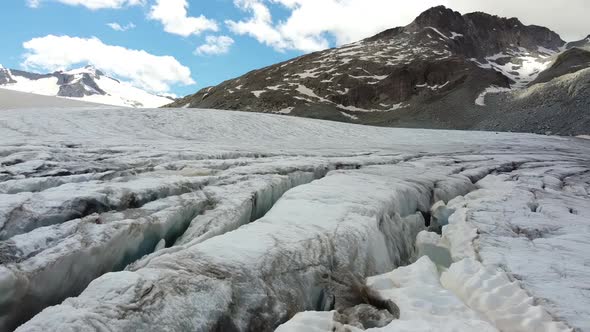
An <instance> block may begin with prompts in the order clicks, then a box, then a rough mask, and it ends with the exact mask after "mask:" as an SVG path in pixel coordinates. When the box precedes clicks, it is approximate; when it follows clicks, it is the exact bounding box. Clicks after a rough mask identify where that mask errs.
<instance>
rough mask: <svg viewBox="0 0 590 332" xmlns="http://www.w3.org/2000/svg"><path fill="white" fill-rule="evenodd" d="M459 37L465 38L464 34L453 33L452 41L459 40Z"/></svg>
mask: <svg viewBox="0 0 590 332" xmlns="http://www.w3.org/2000/svg"><path fill="white" fill-rule="evenodd" d="M457 37H463V34H460V33H457V32H454V31H451V39H457Z"/></svg>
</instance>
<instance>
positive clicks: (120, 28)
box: [107, 22, 135, 31]
mask: <svg viewBox="0 0 590 332" xmlns="http://www.w3.org/2000/svg"><path fill="white" fill-rule="evenodd" d="M107 25H108V26H109V27H110V28H111V29H113V30H115V31H127V30H131V29H134V28H135V24H133V23H128V24H126V25H121V24H119V23H116V22H112V23H107Z"/></svg>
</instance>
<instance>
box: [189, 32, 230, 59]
mask: <svg viewBox="0 0 590 332" xmlns="http://www.w3.org/2000/svg"><path fill="white" fill-rule="evenodd" d="M233 43H234V40H233V39H231V38H230V37H228V36H218V37H216V36H207V38H206V43H205V44H203V45H201V46H199V47H197V50H196V53H197V54H200V55H211V54H225V53H227V52H229V49H230V47H231V46H232V45H233Z"/></svg>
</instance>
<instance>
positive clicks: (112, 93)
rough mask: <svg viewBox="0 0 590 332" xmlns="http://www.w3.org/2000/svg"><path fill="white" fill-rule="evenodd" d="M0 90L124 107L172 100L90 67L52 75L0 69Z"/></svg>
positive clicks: (153, 104)
mask: <svg viewBox="0 0 590 332" xmlns="http://www.w3.org/2000/svg"><path fill="white" fill-rule="evenodd" d="M0 87H1V88H5V89H9V90H15V91H21V92H28V93H35V94H41V95H46V96H58V97H66V98H71V99H76V100H82V101H86V102H92V103H99V104H107V105H117V106H126V107H147V108H151V107H160V106H162V105H166V104H168V103H170V102H171V101H173V99H171V98H167V97H162V96H156V95H153V94H151V93H148V92H146V91H143V90H141V89H138V88H136V87H134V86H132V85H131V84H129V83H127V82H122V81H119V80H116V79H114V78H111V77H108V76H106V75H105V74H104V73H103V72H101V71H100V70H98V69H96V68H94V67H92V66H86V67H84V68H80V69H75V70H70V71H58V72H54V73H51V74H36V73H30V72H26V71H21V70H13V69H6V68H0Z"/></svg>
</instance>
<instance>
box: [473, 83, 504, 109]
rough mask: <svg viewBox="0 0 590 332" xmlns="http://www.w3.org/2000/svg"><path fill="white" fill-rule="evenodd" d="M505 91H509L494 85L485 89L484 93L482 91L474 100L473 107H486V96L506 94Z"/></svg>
mask: <svg viewBox="0 0 590 332" xmlns="http://www.w3.org/2000/svg"><path fill="white" fill-rule="evenodd" d="M506 91H510V89H509V88H503V87H499V86H496V85H492V86H490V87H488V88H486V89H485V90H484V91H482V93H480V94H479V96H477V99H475V105H478V106H486V95H487V94H489V93H499V92H506Z"/></svg>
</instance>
